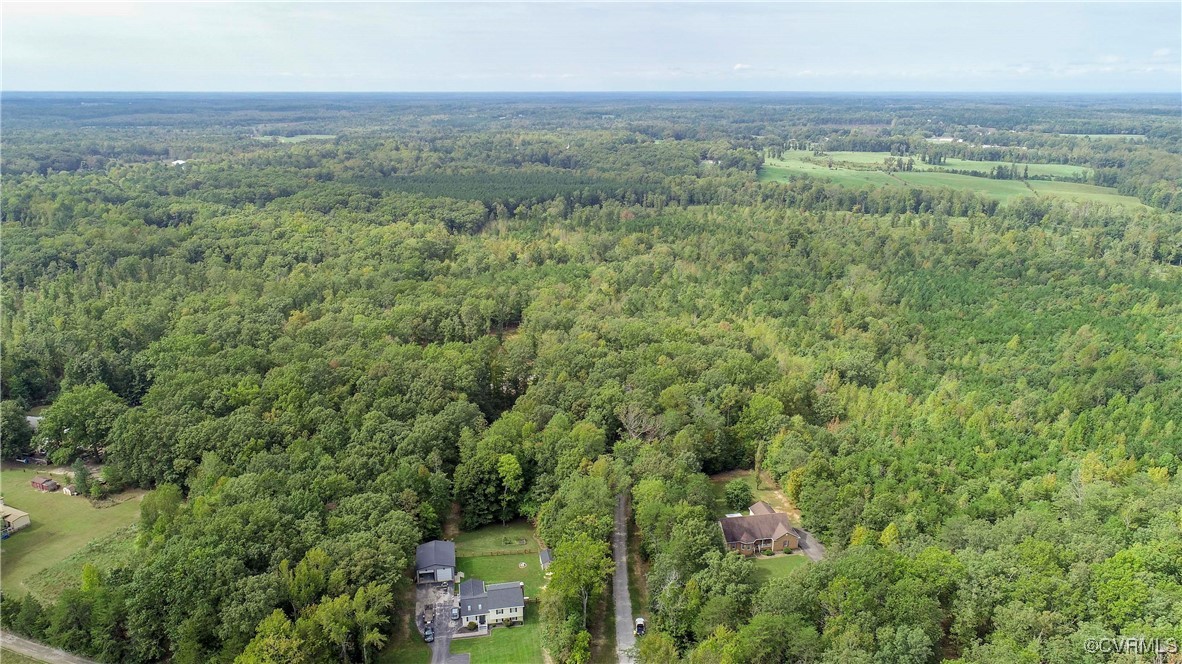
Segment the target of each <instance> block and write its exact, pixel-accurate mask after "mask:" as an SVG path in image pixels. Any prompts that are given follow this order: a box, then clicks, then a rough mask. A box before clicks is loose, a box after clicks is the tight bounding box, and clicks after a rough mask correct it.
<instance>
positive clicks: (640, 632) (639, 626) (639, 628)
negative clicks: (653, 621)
mask: <svg viewBox="0 0 1182 664" xmlns="http://www.w3.org/2000/svg"><path fill="white" fill-rule="evenodd" d="M644 631H645V629H644V618H637V619H636V636H644Z"/></svg>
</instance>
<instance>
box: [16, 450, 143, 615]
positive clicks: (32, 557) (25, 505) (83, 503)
mask: <svg viewBox="0 0 1182 664" xmlns="http://www.w3.org/2000/svg"><path fill="white" fill-rule="evenodd" d="M40 472H42V473H44V472H45V471H44V470H41V471H40ZM37 473H38V471H36V470H33V469H23V468H22V469H13V470H4V471H2V472H0V489H2V490H3V494H4V502H5V503H6V504H8V505H11V506H13V507H15V508H17V509H20V510H23V511H25V512H28V513H29V517H30V519H31V521H32V524H31V525H30V526H29V527H27V528H25V529H23V530H21V531H20V532H18V533H16V534H14V535H13V536H12V537H10V538H8V539H6V540H4V541H3V543H2V544H0V560H2V562H0V588H2V589H3V591H4V592H5V593H11V594H12V595H23V594H24V593H26V592H30V591H32V592H33V593H34V595H35V596H37V597H38V599H41V600H42V601H45V600H46V599H49V600H52V599H53V597H52V595H54V594H56V592H57V590H60V588H58V586H57V584H58V579H59V575H58V574H57V573H51V575H50V578H49V579H48V582H46V581H47V580H45V579H38V578H36V577H38V576H39V575H41V574H43V573H46V572H47V571H48V570H51V568H54V567H55V566H57V565H59V564H61V563H63V561H65V560H66V559H67V558H69V557H70V556H72V555H74V554H76V553H79V552H82V551H84V550H85V549H86V548H87V547H88V545H90V543H91V542H95V541H99V540H103V539H104V538H107V537H110V536H111V535H113V534H114V533H116V532H119V531H121V530H123V529H127V528H128V527H129V526H131V525H132V524H134V523H135V522H136V521H138V520H139V514H140V510H139V502H140V498H141V497H142V496H143V492H140V491H137V492H128V493H124V494H122V495H121V496H120V497H119V498H120V499H122V502H120V503H118V504H116V505H113V506H111V507H104V508H95V507H93V506H91V504H90V502H89V501H88V500H86V499H85V498H82V497H72V496H67V495H65V494H63V493H61V492H56V493H42V492H40V491H37V490H35V489H33V487H31V486H29V480H30V479H31V478H32V477H33V476H35V475H37ZM116 548H117V547H116ZM78 569H79V570H81V562H79V564H78ZM54 588H57V590H54ZM42 592H45V593H49V594H50V595H51V596H49V597H46V596H42V595H41V593H42Z"/></svg>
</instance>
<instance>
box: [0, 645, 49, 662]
mask: <svg viewBox="0 0 1182 664" xmlns="http://www.w3.org/2000/svg"><path fill="white" fill-rule="evenodd" d="M42 662H43V660H40V659H33V658H32V657H29V656H28V655H22V654H20V653H18V652H13V651H12V650H9V649H8V648H0V664H42Z"/></svg>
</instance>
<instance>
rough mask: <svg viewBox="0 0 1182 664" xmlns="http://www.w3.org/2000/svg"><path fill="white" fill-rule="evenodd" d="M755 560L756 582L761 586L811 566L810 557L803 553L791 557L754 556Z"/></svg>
mask: <svg viewBox="0 0 1182 664" xmlns="http://www.w3.org/2000/svg"><path fill="white" fill-rule="evenodd" d="M754 560H755V580H756V581H758V582H759V583H760V584H761V585H762V584H764V583H767V582H768V581H771V580H772V579H779V578H781V577H785V576H788V574H789V573H790V572H791V571H792V570H794V569H796V568H798V567H804V566H805V565H807V564H809V559H808V557H807V556H805V555H804V554H803V553H794V554H792V555H790V556H774V557H771V558H769V557H767V556H761V555H756V556H754Z"/></svg>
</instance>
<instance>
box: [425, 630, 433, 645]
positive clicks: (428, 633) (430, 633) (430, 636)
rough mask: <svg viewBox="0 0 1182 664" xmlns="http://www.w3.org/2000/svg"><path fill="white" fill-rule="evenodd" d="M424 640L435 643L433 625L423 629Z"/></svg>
mask: <svg viewBox="0 0 1182 664" xmlns="http://www.w3.org/2000/svg"><path fill="white" fill-rule="evenodd" d="M423 640H424V641H426V642H427V643H434V642H435V629H434V628H432V627H428V628H427V629H425V630H423Z"/></svg>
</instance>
